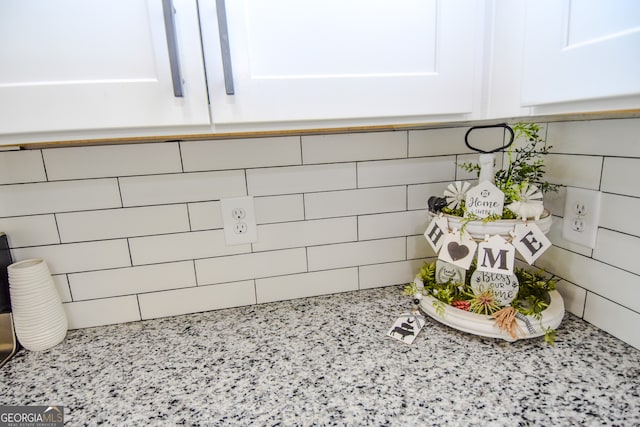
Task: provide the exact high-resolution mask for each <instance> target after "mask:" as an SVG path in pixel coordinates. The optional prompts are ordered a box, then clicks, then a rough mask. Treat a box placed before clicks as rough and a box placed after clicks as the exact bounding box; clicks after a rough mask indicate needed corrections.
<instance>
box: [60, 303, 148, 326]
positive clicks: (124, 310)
mask: <svg viewBox="0 0 640 427" xmlns="http://www.w3.org/2000/svg"><path fill="white" fill-rule="evenodd" d="M62 306H63V307H64V311H65V312H66V314H67V321H68V322H69V329H81V328H92V327H94V326H102V325H111V324H114V323H126V322H134V321H136V320H141V318H140V310H139V309H138V299H137V298H136V296H135V295H129V296H123V297H116V298H104V299H97V300H91V301H78V302H69V303H65V304H63V305H62Z"/></svg>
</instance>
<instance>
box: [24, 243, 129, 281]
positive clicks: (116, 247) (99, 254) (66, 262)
mask: <svg viewBox="0 0 640 427" xmlns="http://www.w3.org/2000/svg"><path fill="white" fill-rule="evenodd" d="M12 252H13V259H14V261H22V260H25V259H33V258H40V259H43V260H45V261H46V262H47V265H48V266H49V270H50V271H51V273H52V274H62V273H74V272H79V271H90V270H104V269H108V268H118V267H128V266H130V265H131V259H130V257H129V249H128V247H127V241H126V240H124V239H120V240H103V241H99V242H84V243H66V244H62V245H51V246H32V247H28V248H19V249H13V250H12Z"/></svg>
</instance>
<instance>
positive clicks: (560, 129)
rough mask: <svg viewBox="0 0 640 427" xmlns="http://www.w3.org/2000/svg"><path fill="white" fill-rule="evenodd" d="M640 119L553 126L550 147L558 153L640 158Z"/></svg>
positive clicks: (581, 122) (548, 140)
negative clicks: (639, 137) (639, 142)
mask: <svg viewBox="0 0 640 427" xmlns="http://www.w3.org/2000/svg"><path fill="white" fill-rule="evenodd" d="M638 135H640V119H639V118H630V119H613V120H589V121H574V122H557V123H549V125H548V130H547V144H550V145H552V146H553V149H552V151H553V152H554V153H566V154H592V155H601V156H629V157H640V145H639V144H638Z"/></svg>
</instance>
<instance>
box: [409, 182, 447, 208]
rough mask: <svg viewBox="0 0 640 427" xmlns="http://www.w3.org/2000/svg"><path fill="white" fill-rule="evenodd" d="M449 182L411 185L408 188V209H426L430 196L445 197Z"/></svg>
mask: <svg viewBox="0 0 640 427" xmlns="http://www.w3.org/2000/svg"><path fill="white" fill-rule="evenodd" d="M448 184H449V183H447V182H436V183H434V184H418V185H409V186H408V188H407V209H408V210H415V209H426V208H427V206H428V205H427V202H428V201H429V197H431V196H436V197H443V196H444V190H445V189H446V188H447V185H448Z"/></svg>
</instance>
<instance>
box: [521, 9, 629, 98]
mask: <svg viewBox="0 0 640 427" xmlns="http://www.w3.org/2000/svg"><path fill="white" fill-rule="evenodd" d="M525 28H526V30H525V39H524V50H523V52H524V53H525V57H524V64H523V75H522V103H523V105H540V104H550V103H559V102H567V101H581V100H588V99H598V98H607V97H620V96H627V95H636V94H640V2H638V1H637V0H610V1H601V0H597V1H596V0H572V1H569V0H564V1H558V0H535V1H533V0H529V1H528V2H527V7H526V24H525Z"/></svg>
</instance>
